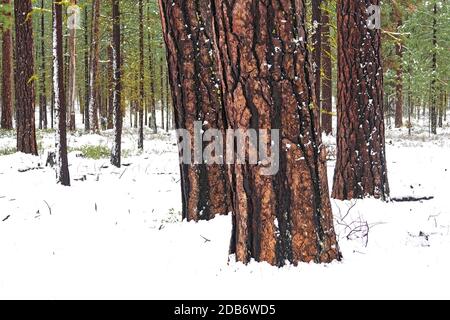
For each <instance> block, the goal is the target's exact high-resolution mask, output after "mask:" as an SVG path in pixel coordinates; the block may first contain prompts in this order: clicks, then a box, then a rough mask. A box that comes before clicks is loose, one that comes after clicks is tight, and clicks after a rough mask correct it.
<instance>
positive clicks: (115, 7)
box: [111, 0, 123, 168]
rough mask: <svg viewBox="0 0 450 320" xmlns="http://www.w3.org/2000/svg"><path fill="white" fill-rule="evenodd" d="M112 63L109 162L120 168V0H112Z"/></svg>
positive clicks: (121, 122) (121, 118) (121, 121)
mask: <svg viewBox="0 0 450 320" xmlns="http://www.w3.org/2000/svg"><path fill="white" fill-rule="evenodd" d="M112 19H113V36H112V58H113V60H112V64H113V83H114V84H113V112H114V114H113V119H114V143H113V147H112V152H111V164H112V165H114V166H116V167H118V168H120V166H121V158H122V124H123V117H122V108H121V99H122V80H121V77H122V76H121V31H120V26H121V24H120V0H112Z"/></svg>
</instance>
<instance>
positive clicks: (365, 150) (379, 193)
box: [333, 0, 389, 200]
mask: <svg viewBox="0 0 450 320" xmlns="http://www.w3.org/2000/svg"><path fill="white" fill-rule="evenodd" d="M371 4H375V5H379V4H380V2H379V1H368V0H366V1H352V0H339V1H338V3H337V9H338V10H337V12H338V20H337V23H338V69H339V70H338V105H337V111H338V128H337V132H338V133H337V162H336V169H335V174H334V186H333V197H334V198H335V199H340V200H344V199H346V200H350V199H355V198H363V197H366V196H373V197H376V198H381V199H387V198H388V197H389V184H388V177H387V163H386V152H385V148H386V146H385V127H384V113H383V69H382V64H381V30H379V29H373V30H371V29H369V26H368V23H367V20H368V19H369V15H368V7H369V6H370V5H371Z"/></svg>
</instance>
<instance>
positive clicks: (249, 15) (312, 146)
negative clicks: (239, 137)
mask: <svg viewBox="0 0 450 320" xmlns="http://www.w3.org/2000/svg"><path fill="white" fill-rule="evenodd" d="M171 2H172V3H173V6H172V8H176V9H172V10H174V11H175V10H179V11H180V14H179V16H175V17H174V18H175V19H174V21H179V20H181V21H179V22H178V23H179V24H180V25H181V27H183V23H185V22H184V21H182V18H183V14H184V16H185V17H186V16H189V12H191V10H193V9H191V7H189V6H186V5H184V7H181V6H180V4H179V3H177V1H175V2H173V1H171ZM177 5H178V6H180V7H178V6H177ZM204 5H205V6H206V7H208V5H209V4H207V3H205V4H204ZM182 9H184V10H182ZM211 9H212V11H213V12H212V17H213V20H214V26H215V34H216V35H217V37H218V40H217V41H215V42H214V43H215V45H216V47H215V48H216V52H217V53H218V54H217V56H218V57H219V59H220V61H219V62H220V63H219V65H220V67H221V70H220V72H219V75H220V77H221V81H222V87H223V88H224V93H223V97H224V105H225V110H226V115H227V123H228V125H229V126H230V127H231V128H233V129H244V130H245V129H262V130H273V129H278V130H280V141H279V142H280V149H281V150H280V155H279V156H280V159H279V162H280V170H279V171H278V173H277V174H275V175H272V176H263V175H262V174H261V171H260V170H261V169H262V168H263V166H264V165H263V164H259V165H251V164H243V165H240V164H235V165H233V166H231V170H230V171H231V173H230V176H231V179H230V181H232V188H233V205H232V207H233V209H234V213H233V236H232V241H231V253H233V254H235V255H236V259H237V260H238V261H241V262H244V263H248V262H249V261H250V260H251V259H255V260H256V261H265V262H268V263H270V264H272V265H278V266H281V265H283V264H285V262H286V261H289V262H291V263H294V264H296V263H299V262H317V263H327V262H331V261H333V260H336V259H340V252H339V248H338V244H337V240H336V235H335V231H334V227H333V216H332V210H331V204H330V197H329V194H328V185H327V166H326V156H325V154H326V153H325V150H324V147H323V145H322V142H321V136H320V132H319V131H320V129H319V116H320V114H319V110H318V108H316V107H315V106H317V101H315V99H316V96H315V93H314V90H313V85H312V84H313V81H314V80H313V72H312V68H311V56H310V53H309V51H308V34H307V30H306V27H305V25H306V19H307V15H306V1H304V0H300V1H295V3H294V2H292V1H281V2H277V1H268V2H262V1H260V2H254V1H249V0H233V1H231V0H214V1H211ZM190 31H191V30H189V29H188V30H187V32H188V34H192V33H191V32H190ZM180 39H183V37H180ZM196 40H197V39H192V41H196ZM186 42H188V41H187V40H186ZM194 43H195V42H194ZM202 43H203V41H202ZM169 56H170V59H172V60H173V59H174V58H173V57H172V55H169ZM193 74H194V75H195V71H194V72H193ZM172 79H173V78H172ZM176 85H177V83H176V82H175V83H174V84H173V86H172V88H174V87H175V88H176ZM175 97H176V95H174V98H175ZM272 139H275V137H273V136H272V137H271V139H270V140H269V141H268V143H269V144H270V142H271V141H272ZM272 142H273V141H272ZM277 142H278V141H277Z"/></svg>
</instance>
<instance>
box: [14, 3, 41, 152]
mask: <svg viewBox="0 0 450 320" xmlns="http://www.w3.org/2000/svg"><path fill="white" fill-rule="evenodd" d="M32 10H33V7H32V4H31V0H21V1H14V16H15V19H14V21H15V30H16V38H15V47H16V63H15V66H16V68H15V81H14V88H15V99H16V108H17V110H16V115H17V119H16V123H17V151H18V152H23V153H29V154H34V155H37V154H38V149H37V143H36V127H35V126H36V124H35V114H34V110H35V87H34V86H35V80H36V75H35V73H34V40H33V24H32V19H30V18H29V17H30V16H31V13H32Z"/></svg>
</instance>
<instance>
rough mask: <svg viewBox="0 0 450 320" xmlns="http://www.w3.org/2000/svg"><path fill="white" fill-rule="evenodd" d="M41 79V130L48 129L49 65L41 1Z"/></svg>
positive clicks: (42, 3) (43, 3)
mask: <svg viewBox="0 0 450 320" xmlns="http://www.w3.org/2000/svg"><path fill="white" fill-rule="evenodd" d="M41 11H42V12H41V70H40V71H41V76H40V77H41V78H40V92H39V128H40V129H47V127H48V116H47V86H46V78H47V70H46V68H47V65H46V59H47V58H46V56H45V1H44V0H41Z"/></svg>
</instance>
